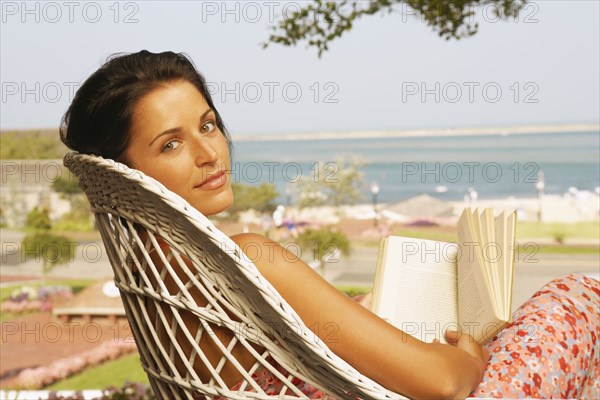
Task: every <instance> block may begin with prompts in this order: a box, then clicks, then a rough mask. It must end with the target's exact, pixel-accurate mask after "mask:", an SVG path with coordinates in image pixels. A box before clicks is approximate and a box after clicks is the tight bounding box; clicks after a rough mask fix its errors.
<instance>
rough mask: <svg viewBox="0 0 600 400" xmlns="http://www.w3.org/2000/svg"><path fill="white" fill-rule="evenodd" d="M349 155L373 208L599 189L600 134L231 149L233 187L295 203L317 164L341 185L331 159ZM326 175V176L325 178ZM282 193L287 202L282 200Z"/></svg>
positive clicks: (262, 144)
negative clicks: (374, 200)
mask: <svg viewBox="0 0 600 400" xmlns="http://www.w3.org/2000/svg"><path fill="white" fill-rule="evenodd" d="M343 154H346V155H347V154H353V155H356V156H359V157H361V158H362V159H363V160H364V161H366V163H367V164H366V165H365V166H364V167H362V168H361V170H362V172H363V173H364V185H363V186H362V188H361V190H362V191H363V192H364V200H365V202H369V201H371V197H372V194H371V191H370V186H371V185H373V183H374V182H376V183H377V186H378V187H379V192H378V201H381V202H393V201H399V200H403V199H406V198H410V197H413V196H416V195H419V194H422V193H426V194H429V195H431V196H433V197H436V198H439V199H442V200H460V199H463V198H464V196H465V195H466V194H468V193H469V192H473V191H474V192H476V193H477V195H478V198H479V199H484V198H503V197H508V196H514V197H517V198H520V197H535V196H536V195H537V193H538V191H539V190H542V188H541V187H540V184H539V183H538V182H539V181H540V178H541V173H542V174H543V183H544V186H543V191H544V193H547V194H564V193H566V192H567V191H569V189H570V190H571V192H574V191H575V190H578V191H590V192H594V191H596V190H598V189H597V187H598V186H599V184H600V183H599V182H600V132H598V131H596V132H558V133H532V134H497V135H469V136H466V135H465V136H442V137H439V136H438V137H431V136H430V137H404V138H402V137H398V138H361V139H354V138H353V139H345V138H340V139H327V140H279V141H276V140H273V141H251V140H244V141H238V142H236V143H234V153H233V161H232V162H233V164H232V168H233V174H234V175H233V179H234V181H236V182H240V183H247V184H259V183H261V182H269V183H274V184H275V185H276V187H277V189H278V191H279V193H280V194H281V197H280V199H279V200H280V201H283V199H284V197H287V201H291V202H292V203H293V202H294V198H295V196H298V195H299V193H298V191H297V190H296V189H297V188H298V187H299V185H298V180H299V179H300V176H301V175H302V176H304V177H305V178H304V179H315V178H316V175H317V174H318V172H317V171H318V168H317V167H316V163H317V162H322V163H325V165H326V167H325V169H324V172H325V173H326V174H327V176H326V177H325V178H327V179H329V180H335V179H337V178H339V177H340V175H339V174H341V170H340V168H338V166H337V164H335V159H336V156H339V155H343ZM322 172H323V171H322ZM286 192H287V194H286Z"/></svg>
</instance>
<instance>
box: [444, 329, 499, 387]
mask: <svg viewBox="0 0 600 400" xmlns="http://www.w3.org/2000/svg"><path fill="white" fill-rule="evenodd" d="M444 337H445V338H446V341H447V342H448V344H449V345H451V346H454V347H456V348H457V349H460V350H463V351H464V352H466V353H467V354H469V355H470V356H471V357H473V361H474V362H475V364H476V365H477V367H478V369H479V371H480V376H479V379H478V380H477V382H481V380H482V379H483V373H484V371H485V367H486V366H487V363H488V360H489V358H490V353H489V352H488V350H487V349H486V348H485V347H483V346H481V345H480V344H479V343H477V341H476V340H475V339H474V338H473V336H471V335H469V334H467V333H464V332H457V331H451V330H447V331H446V332H445V333H444ZM435 341H437V340H434V342H435ZM437 342H439V341H437ZM477 386H478V384H477V385H475V386H474V387H473V389H475V388H476V387H477Z"/></svg>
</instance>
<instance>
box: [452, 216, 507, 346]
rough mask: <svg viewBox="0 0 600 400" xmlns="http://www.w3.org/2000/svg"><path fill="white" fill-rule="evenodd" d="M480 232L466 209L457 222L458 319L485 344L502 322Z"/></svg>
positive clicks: (462, 326) (476, 338)
mask: <svg viewBox="0 0 600 400" xmlns="http://www.w3.org/2000/svg"><path fill="white" fill-rule="evenodd" d="M475 215H476V216H477V215H479V213H478V212H476V213H475ZM474 225H477V227H475V226H474ZM478 233H479V224H478V223H477V224H475V223H474V221H473V215H472V214H471V210H470V208H466V209H465V211H463V213H462V214H461V216H460V218H459V222H458V239H459V243H458V245H459V248H460V253H459V255H458V262H457V269H458V272H457V280H458V282H457V283H458V321H459V323H460V324H461V328H462V331H464V332H467V333H469V334H470V335H472V336H473V337H474V338H475V340H477V341H478V342H479V343H485V342H486V341H487V340H488V339H489V338H490V337H491V336H490V335H492V336H493V333H495V331H496V329H498V327H499V326H501V325H502V324H501V321H499V319H498V317H497V316H496V314H495V312H494V307H493V303H492V302H493V299H492V297H491V294H490V290H489V289H488V282H487V279H486V277H485V272H484V269H483V265H484V260H483V253H482V246H481V240H480V239H481V238H480V237H479V235H478ZM492 332H493V333H492Z"/></svg>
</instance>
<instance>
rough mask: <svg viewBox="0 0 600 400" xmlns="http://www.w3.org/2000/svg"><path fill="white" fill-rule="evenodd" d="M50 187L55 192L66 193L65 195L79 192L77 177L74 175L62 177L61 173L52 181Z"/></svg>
mask: <svg viewBox="0 0 600 400" xmlns="http://www.w3.org/2000/svg"><path fill="white" fill-rule="evenodd" d="M51 187H52V190H54V191H55V192H56V193H60V194H63V195H66V196H67V197H68V196H71V195H74V194H77V193H81V188H80V187H79V184H78V179H77V177H75V176H74V175H70V176H69V177H68V178H64V177H63V176H62V175H60V176H58V177H57V178H55V179H54V180H53V181H52V184H51Z"/></svg>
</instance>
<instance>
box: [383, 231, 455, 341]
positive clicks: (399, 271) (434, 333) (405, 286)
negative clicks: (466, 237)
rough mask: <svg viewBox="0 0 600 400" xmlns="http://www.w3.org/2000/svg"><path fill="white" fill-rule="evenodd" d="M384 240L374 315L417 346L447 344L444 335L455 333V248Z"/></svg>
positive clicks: (421, 241)
mask: <svg viewBox="0 0 600 400" xmlns="http://www.w3.org/2000/svg"><path fill="white" fill-rule="evenodd" d="M386 240H387V243H386V245H385V246H384V247H383V248H384V249H385V252H384V253H382V254H380V255H379V257H380V262H379V266H378V268H380V269H382V270H383V273H382V274H381V275H380V280H379V281H378V283H379V285H377V284H376V287H375V288H374V291H373V297H374V298H377V299H378V300H377V301H376V302H375V303H376V308H374V309H373V312H375V313H376V314H377V315H379V316H380V317H382V318H384V319H386V320H388V321H389V322H390V323H392V324H393V325H394V326H396V327H397V328H399V329H401V330H403V331H404V332H406V333H408V334H410V335H412V336H413V337H415V338H417V339H419V340H422V341H425V342H431V341H432V340H433V339H434V338H437V339H439V340H440V341H442V342H445V340H444V337H443V333H444V331H445V330H446V329H454V330H456V329H457V328H458V325H457V316H458V309H457V283H456V256H457V246H456V244H454V243H445V242H436V241H432V240H424V239H413V238H404V237H398V236H390V237H389V238H387V239H386Z"/></svg>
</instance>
